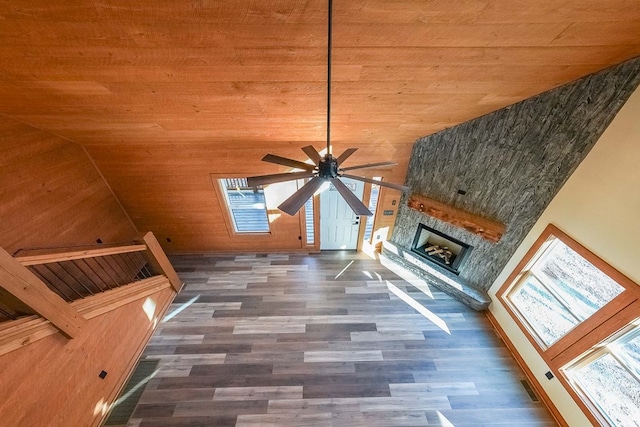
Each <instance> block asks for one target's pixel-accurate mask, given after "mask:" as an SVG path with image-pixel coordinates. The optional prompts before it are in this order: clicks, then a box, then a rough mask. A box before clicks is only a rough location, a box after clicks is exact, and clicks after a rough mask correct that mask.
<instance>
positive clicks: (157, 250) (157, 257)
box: [142, 231, 183, 292]
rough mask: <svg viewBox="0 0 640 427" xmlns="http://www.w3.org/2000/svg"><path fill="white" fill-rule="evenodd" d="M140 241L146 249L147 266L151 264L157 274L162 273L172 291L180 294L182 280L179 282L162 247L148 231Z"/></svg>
mask: <svg viewBox="0 0 640 427" xmlns="http://www.w3.org/2000/svg"><path fill="white" fill-rule="evenodd" d="M142 241H143V242H144V243H145V244H146V245H147V248H148V251H147V252H146V253H147V254H148V256H147V257H146V258H147V261H148V262H149V264H151V266H152V267H153V268H154V269H156V270H157V271H158V272H162V273H164V275H165V276H167V279H169V282H170V283H171V286H172V287H173V289H175V290H176V292H180V289H182V285H183V283H182V280H180V277H178V273H176V271H175V270H174V269H173V266H172V265H171V261H169V258H167V255H166V254H165V253H164V251H163V250H162V246H160V243H159V242H158V240H157V239H156V236H154V235H153V233H152V232H150V231H149V232H148V233H146V234H145V235H144V236H142Z"/></svg>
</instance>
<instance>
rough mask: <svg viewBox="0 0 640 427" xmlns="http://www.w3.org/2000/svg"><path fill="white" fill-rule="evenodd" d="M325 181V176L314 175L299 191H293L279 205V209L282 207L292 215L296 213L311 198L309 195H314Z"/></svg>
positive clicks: (282, 209)
mask: <svg viewBox="0 0 640 427" xmlns="http://www.w3.org/2000/svg"><path fill="white" fill-rule="evenodd" d="M323 182H324V179H323V178H320V177H318V176H316V177H313V178H312V179H311V180H310V181H309V182H307V183H306V184H305V185H303V186H302V187H301V188H300V189H299V190H298V191H296V192H295V193H293V194H292V195H291V197H289V198H288V199H287V200H285V201H284V202H282V203H281V204H280V206H278V209H280V210H281V211H282V212H285V213H288V214H289V215H291V216H293V215H295V214H296V212H298V211H299V210H300V208H301V207H302V205H304V203H305V202H306V201H307V200H308V199H309V197H311V196H313V193H315V192H316V191H317V190H318V188H320V187H321V186H322V183H323Z"/></svg>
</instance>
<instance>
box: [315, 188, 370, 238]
mask: <svg viewBox="0 0 640 427" xmlns="http://www.w3.org/2000/svg"><path fill="white" fill-rule="evenodd" d="M340 180H341V181H342V182H344V184H345V185H346V186H347V187H348V188H349V189H350V190H351V191H353V192H354V194H355V195H356V196H358V198H359V199H360V200H362V193H363V192H364V182H362V181H355V180H352V179H346V178H340ZM359 230H360V217H359V216H356V214H354V213H353V211H352V210H351V208H350V207H349V205H348V204H347V202H345V201H344V199H343V198H342V196H341V195H340V193H338V190H336V189H335V187H334V186H333V185H331V186H330V187H329V188H327V189H326V190H325V191H323V192H321V193H320V249H347V250H355V249H356V247H357V245H358V231H359Z"/></svg>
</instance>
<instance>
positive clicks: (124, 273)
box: [0, 233, 182, 354]
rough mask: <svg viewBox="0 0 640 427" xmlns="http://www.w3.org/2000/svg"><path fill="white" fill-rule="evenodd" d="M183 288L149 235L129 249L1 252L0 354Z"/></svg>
mask: <svg viewBox="0 0 640 427" xmlns="http://www.w3.org/2000/svg"><path fill="white" fill-rule="evenodd" d="M167 287H172V288H173V289H174V291H175V292H178V291H179V290H180V288H181V287H182V282H181V281H180V278H179V277H178V275H177V274H176V272H175V270H174V269H173V267H172V266H171V263H170V262H169V260H168V258H167V256H166V255H165V253H164V251H163V250H162V248H161V247H160V244H159V243H158V241H157V240H156V238H155V237H154V236H153V234H152V233H147V234H145V235H144V236H143V237H142V238H141V240H140V241H139V242H135V243H132V244H129V245H118V246H101V247H93V248H84V249H80V248H73V249H72V250H32V251H20V252H19V253H18V254H17V256H16V257H12V256H11V255H10V254H8V253H7V252H6V251H5V250H3V249H2V248H0V354H3V353H6V352H7V351H11V350H14V349H16V348H19V347H20V346H23V345H26V344H28V343H30V342H32V341H33V340H35V339H40V338H43V337H45V336H47V335H50V334H52V333H56V332H58V331H59V332H61V333H62V334H64V335H65V336H67V337H68V338H73V337H75V336H77V335H78V334H79V333H80V331H81V330H82V329H83V327H84V325H85V324H86V321H87V319H90V318H92V317H94V316H96V315H99V314H101V313H104V312H106V311H108V310H111V309H114V308H116V307H118V306H121V305H123V304H126V303H128V302H130V301H132V300H135V299H136V298H140V297H142V296H144V295H149V294H150V293H153V292H156V291H158V290H161V289H165V288H167Z"/></svg>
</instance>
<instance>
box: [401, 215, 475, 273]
mask: <svg viewBox="0 0 640 427" xmlns="http://www.w3.org/2000/svg"><path fill="white" fill-rule="evenodd" d="M472 248H473V247H472V246H471V245H469V244H467V243H464V242H462V241H460V240H458V239H456V238H454V237H452V236H449V235H447V234H445V233H442V232H440V231H438V230H436V229H433V228H431V227H428V226H426V225H424V224H422V223H421V224H418V229H417V231H416V234H415V237H414V238H413V244H412V245H411V251H412V252H414V253H416V254H417V255H419V256H421V257H422V258H424V259H426V260H427V261H430V262H432V263H434V264H436V265H438V266H440V267H442V268H445V269H447V270H449V271H451V272H452V273H454V274H459V273H460V267H461V266H462V265H463V263H464V260H465V259H466V257H467V255H468V254H469V252H471V249H472Z"/></svg>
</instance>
